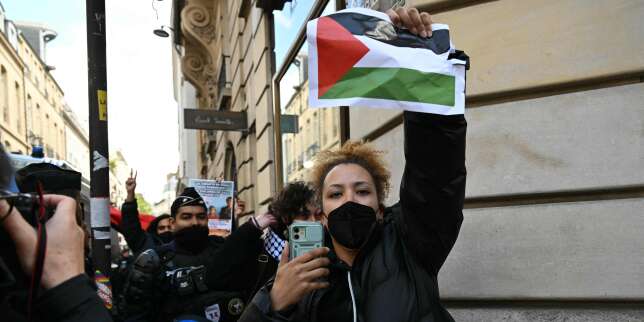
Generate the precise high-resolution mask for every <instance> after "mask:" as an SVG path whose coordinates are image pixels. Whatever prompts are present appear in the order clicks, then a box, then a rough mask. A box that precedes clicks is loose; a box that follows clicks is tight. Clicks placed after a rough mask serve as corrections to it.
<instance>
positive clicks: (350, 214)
mask: <svg viewBox="0 0 644 322" xmlns="http://www.w3.org/2000/svg"><path fill="white" fill-rule="evenodd" d="M328 222H329V233H330V234H331V236H333V238H334V239H335V241H337V242H338V243H340V244H341V245H342V246H344V247H346V248H349V249H359V248H360V247H362V245H364V243H366V242H367V239H368V238H369V236H370V235H371V232H372V231H373V230H374V228H375V227H376V212H375V211H374V210H373V208H371V207H369V206H365V205H362V204H359V203H356V202H353V201H349V202H346V203H345V204H344V205H342V206H340V207H338V208H335V210H333V211H332V212H331V213H330V214H329V217H328Z"/></svg>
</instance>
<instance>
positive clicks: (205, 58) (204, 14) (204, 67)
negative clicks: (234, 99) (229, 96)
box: [180, 0, 222, 108]
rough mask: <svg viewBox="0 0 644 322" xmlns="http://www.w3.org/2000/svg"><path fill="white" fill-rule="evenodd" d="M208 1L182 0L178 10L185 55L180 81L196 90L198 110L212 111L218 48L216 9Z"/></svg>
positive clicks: (219, 46) (219, 54)
mask: <svg viewBox="0 0 644 322" xmlns="http://www.w3.org/2000/svg"><path fill="white" fill-rule="evenodd" d="M216 3H217V2H216V1H212V0H186V2H185V5H184V6H183V8H182V10H181V15H180V17H181V23H180V25H181V34H182V35H183V37H182V40H183V47H184V52H185V54H184V55H183V57H181V71H182V73H183V75H184V77H185V78H186V79H187V80H188V81H189V82H190V83H191V84H192V85H193V86H194V87H195V88H196V89H197V96H198V98H199V107H200V108H212V107H214V102H215V98H216V95H217V74H218V73H217V72H218V68H217V63H218V59H219V56H221V47H222V46H221V44H220V43H219V39H218V37H217V31H218V30H217V28H219V26H217V21H218V20H219V12H218V8H219V6H218V5H216Z"/></svg>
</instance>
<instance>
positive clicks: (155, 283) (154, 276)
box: [122, 188, 275, 322]
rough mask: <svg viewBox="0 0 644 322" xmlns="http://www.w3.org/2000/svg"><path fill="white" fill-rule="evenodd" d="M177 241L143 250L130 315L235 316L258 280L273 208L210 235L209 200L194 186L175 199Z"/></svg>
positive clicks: (129, 293)
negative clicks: (263, 239) (226, 232)
mask: <svg viewBox="0 0 644 322" xmlns="http://www.w3.org/2000/svg"><path fill="white" fill-rule="evenodd" d="M171 221H172V224H173V226H174V241H173V242H171V243H169V244H166V245H163V246H160V247H157V248H155V249H150V250H147V251H144V252H143V253H142V254H141V255H139V256H138V258H137V259H136V260H135V261H134V264H133V266H132V270H131V272H130V275H129V276H128V281H127V282H126V286H125V292H124V293H125V294H124V296H125V301H122V303H124V305H125V306H126V307H125V310H126V311H127V313H128V318H129V319H127V320H128V321H172V320H173V319H174V318H175V317H177V316H180V315H185V314H191V315H197V316H202V317H205V318H207V319H209V320H210V321H221V322H227V321H236V320H237V318H238V317H239V315H240V314H241V313H242V311H243V310H244V308H245V302H246V299H247V298H248V297H250V296H251V295H252V294H249V293H250V292H251V290H252V288H253V286H254V282H255V278H254V277H255V275H256V274H257V272H256V265H254V263H255V261H256V260H257V258H258V255H259V254H260V252H261V249H262V242H261V239H260V237H261V234H262V230H263V229H265V228H266V227H268V226H269V225H271V224H273V223H274V222H275V219H274V218H273V216H272V215H270V214H264V215H261V216H258V217H256V218H255V217H253V218H251V220H249V221H248V222H247V223H246V224H244V225H242V226H240V227H239V228H238V229H237V230H235V231H234V232H233V233H232V234H231V235H230V236H228V237H227V238H226V239H224V238H222V237H218V236H208V214H207V208H206V205H205V203H204V201H203V199H202V198H201V196H200V195H199V193H197V191H196V190H195V189H194V188H186V189H185V190H184V191H183V192H182V193H181V195H180V196H179V197H178V198H177V199H176V200H175V201H174V202H173V203H172V207H171Z"/></svg>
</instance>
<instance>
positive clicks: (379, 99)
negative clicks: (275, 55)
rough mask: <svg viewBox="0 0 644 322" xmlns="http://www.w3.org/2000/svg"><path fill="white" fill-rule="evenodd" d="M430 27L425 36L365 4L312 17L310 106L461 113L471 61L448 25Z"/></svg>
mask: <svg viewBox="0 0 644 322" xmlns="http://www.w3.org/2000/svg"><path fill="white" fill-rule="evenodd" d="M432 31H433V33H432V37H430V38H422V37H419V36H416V35H413V34H411V33H410V32H408V31H407V30H405V29H401V28H397V27H395V26H394V25H393V24H392V23H391V20H390V19H389V16H387V15H386V14H384V13H381V12H377V11H373V10H369V9H362V8H354V9H346V10H342V11H339V12H337V13H334V14H331V15H328V16H324V17H320V18H318V19H315V20H312V21H310V22H309V23H308V24H307V43H308V48H309V86H310V93H309V104H310V106H311V107H333V106H369V107H383V108H399V109H404V110H410V111H417V112H427V113H435V114H445V115H447V114H463V111H464V107H465V69H466V66H467V64H468V62H469V59H468V58H467V56H466V55H465V54H464V53H463V52H462V51H457V50H455V49H454V48H453V46H452V44H451V42H450V38H449V28H448V26H447V25H442V24H433V25H432Z"/></svg>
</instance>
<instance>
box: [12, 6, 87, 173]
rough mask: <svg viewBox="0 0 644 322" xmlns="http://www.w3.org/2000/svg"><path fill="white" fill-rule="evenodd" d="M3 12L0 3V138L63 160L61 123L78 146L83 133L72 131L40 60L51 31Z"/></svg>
mask: <svg viewBox="0 0 644 322" xmlns="http://www.w3.org/2000/svg"><path fill="white" fill-rule="evenodd" d="M8 17H9V15H7V13H5V12H4V8H3V7H2V4H1V3H0V142H2V144H4V146H5V148H6V149H7V150H8V151H11V152H16V153H20V154H30V153H31V148H32V147H33V146H42V147H43V150H44V152H45V156H46V157H49V158H54V159H61V160H65V159H67V157H68V155H69V153H68V151H67V149H68V146H67V145H68V142H67V135H68V134H67V133H66V131H67V128H70V129H73V130H74V131H75V133H72V134H73V135H77V134H78V135H80V136H81V138H79V140H77V141H74V142H75V143H79V144H83V145H84V144H85V143H86V141H87V138H86V137H84V138H83V137H82V136H83V134H82V133H80V132H78V131H77V129H76V128H77V127H78V124H77V123H78V122H76V123H73V122H72V121H71V119H72V118H75V117H74V116H71V118H70V117H66V116H65V114H69V115H71V114H73V113H72V112H71V110H70V109H69V108H67V107H66V103H65V99H64V92H63V90H62V89H61V87H60V86H59V85H58V83H57V82H56V79H54V77H53V76H52V74H51V73H50V71H51V70H52V69H53V67H52V66H49V65H48V64H47V62H46V57H45V54H46V46H47V43H48V42H49V41H51V40H53V39H55V38H56V36H57V34H56V32H55V31H53V30H51V29H49V28H47V27H46V26H43V25H41V24H37V23H27V22H14V21H13V20H10V19H8ZM70 113H71V114H70ZM77 132H78V133H77ZM81 132H82V131H81ZM72 148H73V149H75V150H78V149H82V148H83V146H81V147H77V146H73V147H72ZM87 163H88V164H89V161H87ZM84 166H85V165H83V166H82V167H84ZM87 166H88V165H87Z"/></svg>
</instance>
